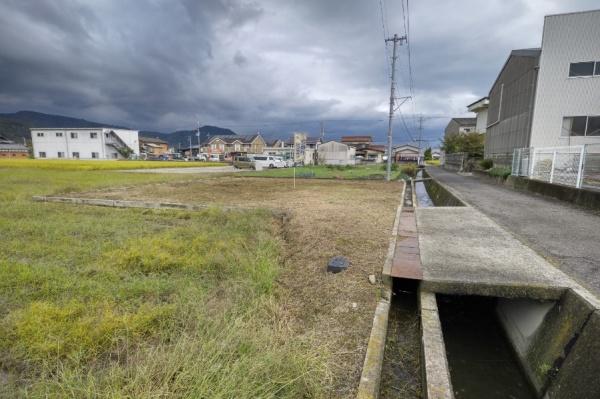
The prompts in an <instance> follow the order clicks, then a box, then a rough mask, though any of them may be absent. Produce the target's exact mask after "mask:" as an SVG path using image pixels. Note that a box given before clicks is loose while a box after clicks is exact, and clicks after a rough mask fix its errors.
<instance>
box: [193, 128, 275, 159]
mask: <svg viewBox="0 0 600 399" xmlns="http://www.w3.org/2000/svg"><path fill="white" fill-rule="evenodd" d="M265 147H266V143H265V140H264V139H263V138H262V136H261V135H260V133H257V134H252V135H247V136H238V135H222V136H212V137H210V138H209V139H208V140H206V141H205V142H204V143H203V144H202V145H201V151H202V152H205V153H207V154H219V155H223V156H225V157H230V156H231V154H233V153H244V154H262V153H263V152H264V149H265Z"/></svg>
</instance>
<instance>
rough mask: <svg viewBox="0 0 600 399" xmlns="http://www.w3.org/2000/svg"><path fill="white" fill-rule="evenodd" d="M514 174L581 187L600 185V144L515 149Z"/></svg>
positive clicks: (596, 186)
mask: <svg viewBox="0 0 600 399" xmlns="http://www.w3.org/2000/svg"><path fill="white" fill-rule="evenodd" d="M512 174H513V175H514V176H527V177H529V178H531V179H535V180H541V181H545V182H548V183H554V184H563V185H567V186H572V187H577V188H582V187H583V188H593V189H600V144H586V145H577V146H569V147H548V148H518V149H515V151H514V153H513V159H512Z"/></svg>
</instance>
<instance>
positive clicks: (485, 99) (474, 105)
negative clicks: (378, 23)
mask: <svg viewBox="0 0 600 399" xmlns="http://www.w3.org/2000/svg"><path fill="white" fill-rule="evenodd" d="M489 103H490V98H489V97H488V96H485V97H481V98H480V99H479V100H477V101H474V102H472V103H471V104H469V105H467V109H468V110H469V111H471V108H473V109H477V108H481V107H484V106H488V105H489Z"/></svg>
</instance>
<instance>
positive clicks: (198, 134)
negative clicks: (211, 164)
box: [196, 121, 200, 159]
mask: <svg viewBox="0 0 600 399" xmlns="http://www.w3.org/2000/svg"><path fill="white" fill-rule="evenodd" d="M196 136H198V159H200V121H198V131H197V132H196Z"/></svg>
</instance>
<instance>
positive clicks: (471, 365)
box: [437, 295, 536, 399]
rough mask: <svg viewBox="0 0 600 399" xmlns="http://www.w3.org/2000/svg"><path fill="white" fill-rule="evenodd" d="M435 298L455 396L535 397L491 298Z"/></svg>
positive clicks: (515, 398) (519, 398)
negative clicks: (499, 320)
mask: <svg viewBox="0 0 600 399" xmlns="http://www.w3.org/2000/svg"><path fill="white" fill-rule="evenodd" d="M437 298H438V300H437V302H438V308H439V312H440V320H441V322H442V331H443V335H444V342H445V345H446V353H447V358H448V365H449V367H450V377H451V379H452V387H453V389H454V395H455V397H456V399H471V398H473V399H475V398H478V399H479V398H486V399H487V398H489V399H494V398H498V399H500V398H502V399H505V398H510V399H530V398H531V399H533V398H536V395H535V391H534V390H533V388H532V387H531V385H530V384H529V381H528V380H527V378H526V377H525V375H524V373H523V371H522V369H521V367H520V365H519V362H518V360H517V358H516V355H515V354H514V352H513V349H512V346H511V345H510V343H509V342H508V339H507V338H506V336H505V335H504V330H503V328H502V326H501V325H500V323H499V322H498V319H497V316H496V312H495V305H496V301H495V299H494V298H489V297H469V296H444V295H438V296H437Z"/></svg>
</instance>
